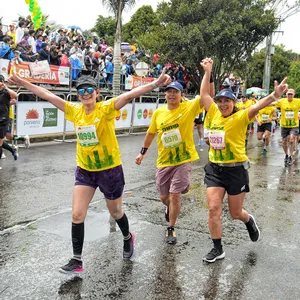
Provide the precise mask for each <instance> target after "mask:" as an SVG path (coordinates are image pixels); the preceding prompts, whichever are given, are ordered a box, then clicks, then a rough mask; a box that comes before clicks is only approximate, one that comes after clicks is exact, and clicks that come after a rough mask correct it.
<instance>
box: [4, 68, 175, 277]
mask: <svg viewBox="0 0 300 300" xmlns="http://www.w3.org/2000/svg"><path fill="white" fill-rule="evenodd" d="M165 73H166V70H164V71H163V72H162V74H161V75H160V77H159V78H158V79H156V80H155V81H153V82H152V83H149V84H146V85H143V86H140V87H137V88H135V89H133V90H131V91H129V92H126V93H123V94H121V95H119V96H118V97H116V98H112V99H110V100H107V101H102V102H97V101H96V100H97V97H98V96H99V92H98V90H97V83H96V81H95V79H94V78H92V77H90V76H82V77H80V79H79V80H78V81H77V83H76V89H77V97H78V99H79V101H80V102H81V104H74V103H71V102H69V101H65V100H63V99H62V98H60V97H58V96H57V95H55V94H52V93H51V92H50V91H48V90H46V89H44V88H42V87H40V86H36V85H34V84H32V83H30V82H27V81H25V80H23V79H21V78H20V77H18V76H17V75H14V76H12V77H10V79H9V82H10V83H11V84H14V85H17V86H23V87H24V88H26V89H28V90H30V91H31V92H32V93H33V94H35V95H37V96H38V97H39V98H41V99H44V100H46V101H49V102H50V103H52V104H53V105H54V106H56V107H57V108H58V109H60V110H61V111H63V112H64V113H65V118H66V119H67V120H69V121H72V122H73V123H74V129H75V132H76V135H77V151H76V161H77V168H76V172H75V186H74V190H73V201H72V244H73V257H72V258H71V259H70V261H69V263H67V264H66V265H64V266H62V267H61V268H60V269H59V271H60V272H62V273H67V274H74V273H75V274H77V273H82V272H83V264H82V258H81V255H82V248H83V241H84V220H85V217H86V214H87V210H88V207H89V203H90V202H91V201H92V198H93V196H94V194H95V191H96V189H97V188H98V187H99V189H100V191H101V192H102V193H103V194H104V197H105V199H106V206H107V208H108V210H109V212H110V215H111V217H113V218H114V219H115V220H116V222H117V224H118V226H119V228H120V230H121V232H122V235H123V259H127V260H128V259H130V258H131V257H132V255H133V252H134V235H133V234H132V233H131V232H130V231H129V224H128V219H127V216H126V214H125V213H124V212H123V208H122V193H123V189H124V185H125V181H124V174H123V169H122V162H121V157H120V156H121V154H120V149H119V145H118V141H117V138H116V134H115V118H116V116H117V115H118V114H119V110H120V109H121V108H122V107H123V106H125V105H126V104H127V103H128V102H130V101H131V100H132V99H134V98H136V97H140V96H141V95H143V94H145V93H148V92H150V91H152V90H153V89H156V88H158V87H162V86H165V85H167V84H168V83H169V82H170V81H171V79H170V77H169V76H168V75H166V74H165Z"/></svg>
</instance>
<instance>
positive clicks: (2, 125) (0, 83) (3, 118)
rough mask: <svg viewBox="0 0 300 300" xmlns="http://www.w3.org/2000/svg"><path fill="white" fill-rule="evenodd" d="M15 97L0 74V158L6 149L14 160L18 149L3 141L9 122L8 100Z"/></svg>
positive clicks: (15, 94) (14, 93) (16, 157)
mask: <svg viewBox="0 0 300 300" xmlns="http://www.w3.org/2000/svg"><path fill="white" fill-rule="evenodd" d="M16 98H17V93H16V92H14V91H13V90H11V89H9V88H8V87H7V86H6V85H5V82H4V77H3V76H2V75H0V158H1V157H2V153H3V149H6V150H8V151H9V152H10V153H11V154H12V155H13V157H14V160H17V159H18V150H17V149H16V148H14V147H11V146H10V145H9V144H8V143H7V142H5V141H4V137H5V136H6V134H7V130H8V127H9V123H10V121H9V108H10V101H11V99H16Z"/></svg>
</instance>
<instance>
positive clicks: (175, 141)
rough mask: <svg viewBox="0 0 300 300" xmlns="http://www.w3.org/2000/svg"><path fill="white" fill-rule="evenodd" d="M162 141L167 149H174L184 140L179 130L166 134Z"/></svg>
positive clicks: (163, 135)
mask: <svg viewBox="0 0 300 300" xmlns="http://www.w3.org/2000/svg"><path fill="white" fill-rule="evenodd" d="M161 141H162V143H163V145H164V147H165V148H173V147H176V146H178V145H179V144H181V142H182V138H181V134H180V131H179V129H174V130H170V131H167V132H164V133H163V134H162V136H161Z"/></svg>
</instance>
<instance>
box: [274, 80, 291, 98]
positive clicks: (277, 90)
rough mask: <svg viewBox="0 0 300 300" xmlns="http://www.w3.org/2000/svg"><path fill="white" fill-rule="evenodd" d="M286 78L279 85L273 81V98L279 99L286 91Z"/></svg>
mask: <svg viewBox="0 0 300 300" xmlns="http://www.w3.org/2000/svg"><path fill="white" fill-rule="evenodd" d="M286 81H287V77H285V78H284V79H283V80H282V81H281V82H280V84H278V82H277V81H276V80H275V81H274V96H275V97H276V98H280V97H281V96H282V95H283V94H284V92H285V91H287V89H288V84H287V83H286Z"/></svg>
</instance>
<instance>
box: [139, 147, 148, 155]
mask: <svg viewBox="0 0 300 300" xmlns="http://www.w3.org/2000/svg"><path fill="white" fill-rule="evenodd" d="M147 151H148V148H145V147H142V149H141V151H140V153H141V154H142V155H145V154H146V153H147Z"/></svg>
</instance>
